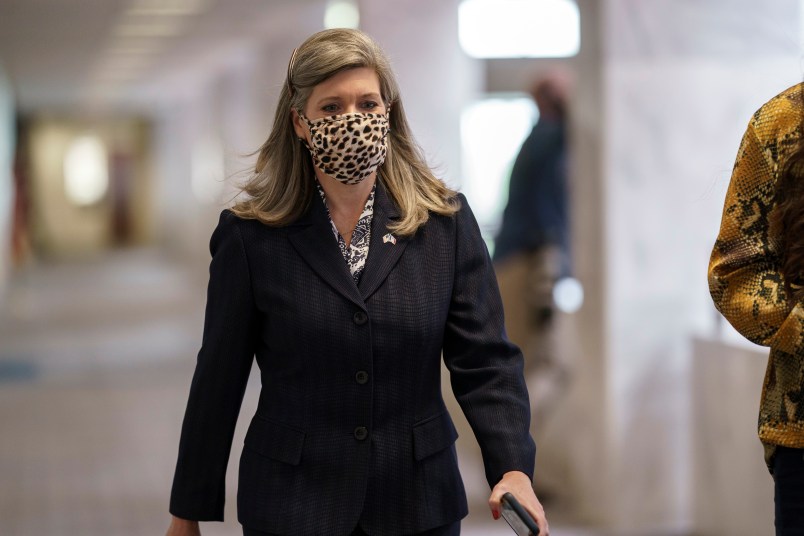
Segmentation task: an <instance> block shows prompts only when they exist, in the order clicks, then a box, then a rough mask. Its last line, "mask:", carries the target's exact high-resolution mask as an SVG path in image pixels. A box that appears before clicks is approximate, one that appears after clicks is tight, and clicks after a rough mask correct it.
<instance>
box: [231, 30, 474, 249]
mask: <svg viewBox="0 0 804 536" xmlns="http://www.w3.org/2000/svg"><path fill="white" fill-rule="evenodd" d="M357 67H369V68H372V69H374V71H375V72H376V73H377V78H378V79H379V82H380V92H381V94H382V98H383V100H384V101H385V104H386V107H390V112H389V123H390V132H389V134H388V152H387V155H386V158H385V162H384V163H383V165H382V166H380V168H379V169H378V171H377V180H379V181H380V182H381V183H382V184H383V185H384V186H385V188H386V190H387V191H388V193H389V194H390V196H391V198H392V200H393V201H394V203H395V204H396V205H397V207H399V210H400V213H401V218H400V219H399V220H398V221H397V222H395V223H394V225H393V226H392V230H393V231H394V232H395V233H397V234H399V235H403V236H405V235H412V234H414V233H415V232H416V230H417V229H418V228H419V227H420V226H421V225H423V224H424V223H426V222H427V219H428V217H429V214H430V212H433V213H435V214H442V215H451V214H454V213H455V212H456V211H457V210H458V208H459V205H458V200H457V198H456V197H455V196H456V194H455V192H454V191H453V190H451V189H450V188H448V187H447V186H446V185H445V184H444V183H443V182H442V181H441V180H439V179H438V178H436V177H435V175H433V173H432V171H431V170H430V168H429V166H428V165H427V164H426V162H425V160H424V156H423V154H422V151H421V149H420V148H419V147H418V145H417V144H416V142H415V141H414V139H413V135H412V134H411V131H410V127H409V126H408V122H407V119H406V118H405V110H404V108H403V106H402V100H401V98H400V96H399V88H398V86H397V83H396V79H395V77H394V74H393V72H392V71H391V65H390V62H389V61H388V58H387V57H386V56H385V54H384V53H383V51H382V50H381V49H380V47H379V46H378V45H377V44H376V43H375V42H374V41H373V40H372V39H371V38H370V37H369V36H367V35H366V34H364V33H363V32H360V31H358V30H351V29H345V28H339V29H333V30H324V31H321V32H318V33H316V34H313V35H312V36H311V37H309V38H308V39H307V40H306V41H305V42H304V43H302V45H301V46H300V47H299V48H298V49H296V50H294V52H293V55H292V57H291V60H290V64H289V65H288V74H287V79H286V81H285V84H284V86H283V87H282V90H281V92H280V94H279V104H278V105H277V110H276V115H275V117H274V124H273V128H272V129H271V134H270V136H269V137H268V139H267V140H266V141H265V143H264V144H263V145H262V147H261V148H260V150H259V154H258V157H257V164H256V166H255V169H254V175H253V176H252V177H251V178H250V179H249V180H248V181H247V182H246V184H245V185H244V186H243V187H242V190H243V192H245V193H246V194H247V197H246V199H245V200H243V201H241V202H239V203H237V204H235V206H234V207H233V208H232V211H233V212H234V213H235V214H237V215H238V216H240V217H241V218H247V219H256V220H259V221H261V222H263V223H265V224H266V225H270V226H274V227H279V226H283V225H287V224H289V223H292V222H293V221H295V220H296V219H298V218H299V217H300V216H301V215H302V214H304V212H305V211H306V210H307V209H308V207H309V205H310V202H311V200H312V197H313V191H314V180H313V179H314V177H315V174H314V171H313V164H312V159H311V158H310V154H309V153H308V152H307V149H306V148H304V147H303V145H302V144H301V143H299V141H298V139H297V136H296V133H295V131H294V129H293V119H292V116H291V110H292V109H296V110H303V109H304V106H305V104H306V103H307V99H308V98H309V97H310V94H311V93H312V91H313V88H314V87H315V86H316V85H318V84H320V83H321V82H323V81H325V80H326V79H328V78H329V77H331V76H333V75H335V74H337V73H339V72H341V71H344V70H346V69H353V68H357Z"/></svg>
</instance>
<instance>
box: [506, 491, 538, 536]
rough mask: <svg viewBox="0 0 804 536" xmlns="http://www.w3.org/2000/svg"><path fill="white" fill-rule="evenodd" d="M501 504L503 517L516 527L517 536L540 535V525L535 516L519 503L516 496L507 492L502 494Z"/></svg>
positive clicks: (512, 526)
mask: <svg viewBox="0 0 804 536" xmlns="http://www.w3.org/2000/svg"><path fill="white" fill-rule="evenodd" d="M500 504H501V505H502V516H503V519H505V521H506V522H507V523H508V524H509V525H510V526H511V528H512V529H514V532H516V533H517V536H529V535H533V536H538V534H539V526H538V525H537V524H536V522H535V521H534V520H533V518H532V517H530V514H528V512H527V511H526V510H525V508H524V507H523V506H522V505H521V504H519V501H518V500H516V497H514V496H513V495H511V494H510V493H506V494H505V495H503V496H502V500H501V501H500Z"/></svg>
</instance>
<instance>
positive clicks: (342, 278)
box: [289, 192, 373, 309]
mask: <svg viewBox="0 0 804 536" xmlns="http://www.w3.org/2000/svg"><path fill="white" fill-rule="evenodd" d="M295 226H301V227H302V228H301V229H300V230H299V231H298V232H291V233H289V239H290V242H291V244H293V247H294V248H296V251H298V252H299V255H301V256H302V258H303V259H304V260H305V261H306V262H307V264H309V265H310V268H312V269H313V270H314V271H315V272H316V273H317V274H318V275H319V277H321V279H323V280H324V281H326V282H327V283H328V284H329V285H330V286H332V288H334V289H335V290H336V291H338V292H339V293H340V294H342V295H343V296H344V297H346V298H348V299H350V300H351V301H353V302H354V303H355V304H356V305H358V306H360V307H361V308H363V309H365V307H366V304H365V302H364V301H363V298H362V297H361V296H360V292H359V291H358V289H357V285H355V281H354V279H353V278H352V274H351V273H350V272H349V267H348V266H347V265H346V262H345V261H344V260H343V255H342V254H341V250H340V248H338V242H337V241H336V240H335V236H334V235H333V233H332V226H331V224H330V222H329V218H328V217H327V211H326V208H325V207H324V201H323V200H322V199H321V197H320V196H319V195H318V193H317V192H314V193H313V200H312V202H311V203H310V209H309V210H308V211H307V214H305V215H304V216H302V217H301V218H300V219H299V220H298V221H297V222H296V223H295V224H294V227H295ZM372 238H373V236H372Z"/></svg>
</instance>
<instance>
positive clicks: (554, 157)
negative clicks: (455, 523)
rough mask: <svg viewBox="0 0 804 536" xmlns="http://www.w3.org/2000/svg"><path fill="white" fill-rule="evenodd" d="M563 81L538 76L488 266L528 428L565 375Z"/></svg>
mask: <svg viewBox="0 0 804 536" xmlns="http://www.w3.org/2000/svg"><path fill="white" fill-rule="evenodd" d="M569 91H570V77H569V76H568V74H567V73H565V72H563V71H558V70H555V71H552V72H550V73H548V74H547V75H545V76H541V77H539V78H538V79H537V80H536V82H535V84H534V86H533V88H532V90H531V95H532V97H533V99H534V101H535V102H536V105H537V107H538V110H539V119H538V121H537V123H536V125H535V126H534V127H533V130H532V131H531V133H530V135H529V136H528V137H527V139H525V141H524V143H523V144H522V147H521V149H520V150H519V153H518V155H517V157H516V160H515V162H514V165H513V168H512V170H511V177H510V182H509V188H508V201H507V204H506V207H505V210H504V212H503V217H502V226H501V228H500V231H499V233H498V235H497V237H496V240H495V247H494V262H495V270H496V272H497V279H498V282H499V285H500V292H501V294H502V298H503V303H504V306H505V313H506V318H505V320H506V322H505V324H506V331H507V333H508V335H509V337H510V338H511V340H512V341H513V342H514V343H515V344H517V345H518V346H520V347H521V348H522V350H523V353H524V355H525V367H526V376H527V378H528V384H529V386H530V390H531V397H532V399H533V401H532V406H533V413H534V418H533V422H534V423H535V424H537V425H539V426H542V425H543V423H544V422H545V420H546V416H547V415H548V414H549V413H551V412H552V410H553V406H554V404H555V402H556V400H557V399H558V397H559V395H560V394H561V393H563V392H564V391H565V389H566V384H567V381H568V379H569V372H568V368H567V366H566V365H565V364H564V363H563V360H562V359H560V358H559V357H558V351H557V350H558V348H557V345H556V344H555V342H554V339H555V337H556V331H557V330H556V319H555V317H556V307H555V303H554V299H553V291H554V288H555V286H556V284H557V282H558V281H559V280H561V279H562V278H566V277H569V276H570V275H571V273H572V264H571V256H570V222H569V192H568V185H567V171H568V169H567V168H568V166H567V163H568V158H567V126H566V123H567V111H568V110H567V107H568V103H567V100H568V95H569Z"/></svg>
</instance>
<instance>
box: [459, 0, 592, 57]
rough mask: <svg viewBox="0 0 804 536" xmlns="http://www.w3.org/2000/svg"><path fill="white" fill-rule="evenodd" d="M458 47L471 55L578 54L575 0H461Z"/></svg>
mask: <svg viewBox="0 0 804 536" xmlns="http://www.w3.org/2000/svg"><path fill="white" fill-rule="evenodd" d="M458 36H459V39H460V42H461V47H462V48H463V50H464V51H465V52H466V53H467V54H468V55H470V56H472V57H474V58H566V57H570V56H575V55H576V54H578V50H579V49H580V46H581V23H580V13H579V11H578V4H577V3H575V1H574V0H463V2H461V4H460V6H459V7H458Z"/></svg>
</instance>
